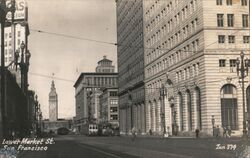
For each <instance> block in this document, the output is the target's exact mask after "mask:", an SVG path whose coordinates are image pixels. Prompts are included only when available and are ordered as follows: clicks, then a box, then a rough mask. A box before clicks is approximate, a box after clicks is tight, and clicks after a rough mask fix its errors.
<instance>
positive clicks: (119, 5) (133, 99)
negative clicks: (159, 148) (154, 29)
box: [116, 0, 146, 133]
mask: <svg viewBox="0 0 250 158" xmlns="http://www.w3.org/2000/svg"><path fill="white" fill-rule="evenodd" d="M116 13H117V47H118V48H117V56H118V72H119V74H118V87H119V90H118V91H119V92H118V97H119V110H120V111H119V116H120V119H119V120H120V131H121V133H131V129H132V128H133V127H134V128H136V129H137V130H138V131H141V132H142V133H145V132H146V123H145V118H146V117H145V102H144V101H145V88H144V42H143V36H144V34H143V25H144V24H143V0H117V1H116Z"/></svg>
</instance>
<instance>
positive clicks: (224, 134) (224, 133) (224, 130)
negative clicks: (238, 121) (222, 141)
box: [223, 127, 227, 138]
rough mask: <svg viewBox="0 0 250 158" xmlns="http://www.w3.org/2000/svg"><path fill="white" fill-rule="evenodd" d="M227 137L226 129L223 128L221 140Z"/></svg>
mask: <svg viewBox="0 0 250 158" xmlns="http://www.w3.org/2000/svg"><path fill="white" fill-rule="evenodd" d="M226 137H227V129H226V127H223V138H226Z"/></svg>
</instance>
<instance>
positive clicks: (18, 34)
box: [4, 31, 21, 39]
mask: <svg viewBox="0 0 250 158" xmlns="http://www.w3.org/2000/svg"><path fill="white" fill-rule="evenodd" d="M4 36H5V39H7V38H8V37H9V38H12V33H5V35H4ZM20 36H21V31H17V37H20Z"/></svg>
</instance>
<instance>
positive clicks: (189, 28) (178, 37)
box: [146, 18, 198, 49]
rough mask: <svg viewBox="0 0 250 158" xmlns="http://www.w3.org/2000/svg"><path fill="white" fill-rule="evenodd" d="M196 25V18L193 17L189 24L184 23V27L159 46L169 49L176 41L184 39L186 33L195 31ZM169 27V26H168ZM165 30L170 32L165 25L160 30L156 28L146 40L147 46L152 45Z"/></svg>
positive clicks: (161, 36)
mask: <svg viewBox="0 0 250 158" xmlns="http://www.w3.org/2000/svg"><path fill="white" fill-rule="evenodd" d="M197 26H198V19H197V18H196V19H194V20H193V21H191V23H190V24H189V25H186V26H185V27H183V28H182V30H179V31H178V32H177V33H175V34H174V35H173V36H171V37H170V38H168V40H166V41H164V42H163V43H162V44H161V46H159V47H162V48H168V49H170V48H171V47H173V46H174V45H176V44H177V43H179V42H181V41H182V40H184V39H186V38H187V37H188V35H190V34H192V33H194V32H196V30H197ZM168 28H169V27H168ZM167 32H170V29H167V27H166V25H164V26H163V27H161V29H160V30H158V31H157V32H156V33H155V34H154V35H152V36H151V37H150V38H149V39H148V40H147V41H146V44H147V46H152V45H154V43H156V42H157V41H159V40H160V39H162V38H163V37H164V36H165V35H166V33H167Z"/></svg>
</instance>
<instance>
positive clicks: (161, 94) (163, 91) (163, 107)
mask: <svg viewBox="0 0 250 158" xmlns="http://www.w3.org/2000/svg"><path fill="white" fill-rule="evenodd" d="M160 96H161V114H160V115H161V121H162V126H163V136H165V134H166V125H165V87H164V84H162V85H161V88H160Z"/></svg>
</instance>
